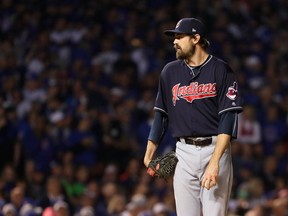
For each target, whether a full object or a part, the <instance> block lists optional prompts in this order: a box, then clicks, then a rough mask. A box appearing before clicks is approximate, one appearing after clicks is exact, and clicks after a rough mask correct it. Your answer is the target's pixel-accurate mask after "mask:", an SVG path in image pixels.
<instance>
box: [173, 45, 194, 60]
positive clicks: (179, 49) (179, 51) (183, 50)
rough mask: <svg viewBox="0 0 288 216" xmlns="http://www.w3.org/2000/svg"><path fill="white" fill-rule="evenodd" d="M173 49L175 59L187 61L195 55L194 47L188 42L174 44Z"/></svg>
mask: <svg viewBox="0 0 288 216" xmlns="http://www.w3.org/2000/svg"><path fill="white" fill-rule="evenodd" d="M174 48H175V51H176V58H177V59H188V58H190V57H192V56H193V55H194V53H195V45H193V44H192V43H191V42H190V41H189V40H187V41H183V43H180V42H179V43H175V44H174Z"/></svg>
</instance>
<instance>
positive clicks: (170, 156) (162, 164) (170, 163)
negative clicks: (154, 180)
mask: <svg viewBox="0 0 288 216" xmlns="http://www.w3.org/2000/svg"><path fill="white" fill-rule="evenodd" d="M177 162H178V159H177V156H176V153H175V152H174V151H171V152H169V153H167V154H164V155H162V156H159V157H157V158H156V159H153V160H151V161H150V163H149V165H148V170H147V173H148V174H149V175H151V176H157V177H159V178H163V179H165V180H167V179H168V178H169V177H170V176H173V174H174V171H175V167H176V164H177Z"/></svg>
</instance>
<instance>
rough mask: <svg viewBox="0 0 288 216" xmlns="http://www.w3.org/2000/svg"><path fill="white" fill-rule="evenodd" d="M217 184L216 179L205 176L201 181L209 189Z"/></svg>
mask: <svg viewBox="0 0 288 216" xmlns="http://www.w3.org/2000/svg"><path fill="white" fill-rule="evenodd" d="M216 184H217V183H216V179H208V178H204V179H203V180H202V182H201V186H202V187H203V188H206V189H207V190H210V189H211V188H212V187H214V186H216Z"/></svg>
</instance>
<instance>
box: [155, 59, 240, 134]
mask: <svg viewBox="0 0 288 216" xmlns="http://www.w3.org/2000/svg"><path fill="white" fill-rule="evenodd" d="M154 109H155V110H156V111H161V112H163V113H165V114H167V116H168V118H169V126H170V127H171V129H172V136H173V137H188V136H193V137H198V136H214V135H217V131H218V125H219V120H220V115H221V113H224V112H227V111H232V110H236V111H239V112H240V111H241V110H242V104H241V98H240V95H239V92H238V86H237V82H236V78H235V74H234V73H233V71H232V69H231V68H230V67H229V66H228V64H227V63H225V62H223V61H222V60H220V59H218V58H216V57H214V56H212V55H210V56H209V57H208V59H207V60H206V61H205V62H204V63H203V64H202V65H201V66H200V67H198V68H195V69H193V68H191V67H190V66H189V65H187V64H186V62H185V61H184V60H175V61H173V62H170V63H168V64H167V65H166V66H165V67H164V68H163V70H162V72H161V75H160V79H159V89H158V94H157V98H156V103H155V107H154Z"/></svg>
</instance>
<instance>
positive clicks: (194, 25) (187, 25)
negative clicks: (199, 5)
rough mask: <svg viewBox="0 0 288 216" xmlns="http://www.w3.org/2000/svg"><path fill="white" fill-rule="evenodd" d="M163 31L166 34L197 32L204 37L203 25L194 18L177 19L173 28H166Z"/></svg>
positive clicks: (190, 33)
mask: <svg viewBox="0 0 288 216" xmlns="http://www.w3.org/2000/svg"><path fill="white" fill-rule="evenodd" d="M164 33H165V34H166V35H168V36H174V34H175V33H177V34H189V35H194V34H199V35H200V36H201V37H205V35H206V29H205V25H204V24H203V23H202V22H201V21H200V20H199V19H196V18H183V19H181V20H179V21H178V23H177V24H176V26H175V29H174V30H166V31H164Z"/></svg>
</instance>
